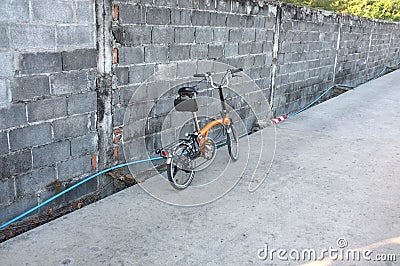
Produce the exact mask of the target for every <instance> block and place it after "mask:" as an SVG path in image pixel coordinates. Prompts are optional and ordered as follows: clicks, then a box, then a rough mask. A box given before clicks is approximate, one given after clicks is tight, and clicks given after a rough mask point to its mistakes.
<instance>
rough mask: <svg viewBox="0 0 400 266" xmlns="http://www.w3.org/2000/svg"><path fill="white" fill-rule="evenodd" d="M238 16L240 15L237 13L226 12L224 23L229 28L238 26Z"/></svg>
mask: <svg viewBox="0 0 400 266" xmlns="http://www.w3.org/2000/svg"><path fill="white" fill-rule="evenodd" d="M240 18H241V16H240V15H238V14H228V17H227V19H226V25H227V26H228V27H231V28H238V27H240V26H241V25H240Z"/></svg>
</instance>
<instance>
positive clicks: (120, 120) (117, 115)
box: [113, 107, 125, 127]
mask: <svg viewBox="0 0 400 266" xmlns="http://www.w3.org/2000/svg"><path fill="white" fill-rule="evenodd" d="M124 116H125V107H115V108H114V113H113V119H114V120H113V122H114V126H115V127H119V126H122V125H123V124H124Z"/></svg>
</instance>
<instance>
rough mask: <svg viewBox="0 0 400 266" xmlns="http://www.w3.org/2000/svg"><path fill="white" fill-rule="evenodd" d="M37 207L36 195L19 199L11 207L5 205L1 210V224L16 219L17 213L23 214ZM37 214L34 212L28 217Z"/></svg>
mask: <svg viewBox="0 0 400 266" xmlns="http://www.w3.org/2000/svg"><path fill="white" fill-rule="evenodd" d="M35 206H37V198H36V195H31V196H27V197H23V198H18V199H17V200H15V201H14V202H13V203H12V204H10V205H5V206H4V207H2V208H1V216H0V222H1V223H5V222H7V221H9V220H11V219H13V218H15V214H16V213H23V212H25V211H26V210H29V209H31V208H33V207H35ZM36 213H37V212H32V213H31V214H30V215H28V217H30V216H33V215H34V214H36Z"/></svg>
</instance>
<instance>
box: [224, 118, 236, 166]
mask: <svg viewBox="0 0 400 266" xmlns="http://www.w3.org/2000/svg"><path fill="white" fill-rule="evenodd" d="M226 144H227V145H228V152H229V156H230V157H231V159H232V161H237V160H238V159H239V138H238V136H237V133H236V130H235V127H234V126H233V124H232V123H231V124H230V125H229V126H227V127H226Z"/></svg>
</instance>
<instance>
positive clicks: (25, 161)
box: [0, 150, 32, 179]
mask: <svg viewBox="0 0 400 266" xmlns="http://www.w3.org/2000/svg"><path fill="white" fill-rule="evenodd" d="M31 168H32V156H31V151H30V150H26V151H22V152H16V153H12V154H9V155H6V156H1V157H0V179H3V178H9V177H11V176H13V175H18V174H21V173H25V172H27V171H29V170H30V169H31Z"/></svg>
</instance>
